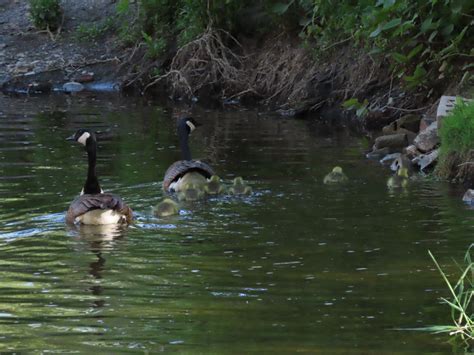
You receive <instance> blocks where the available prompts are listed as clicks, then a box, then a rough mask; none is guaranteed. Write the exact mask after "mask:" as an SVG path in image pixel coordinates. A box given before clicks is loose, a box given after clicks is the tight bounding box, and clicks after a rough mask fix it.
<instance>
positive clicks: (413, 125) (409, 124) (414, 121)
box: [397, 114, 421, 133]
mask: <svg viewBox="0 0 474 355" xmlns="http://www.w3.org/2000/svg"><path fill="white" fill-rule="evenodd" d="M397 121H398V127H399V128H404V129H406V130H409V131H411V132H413V133H417V132H418V130H419V129H420V121H421V116H419V115H415V114H409V115H405V116H402V117H400V118H399V119H398V120H397Z"/></svg>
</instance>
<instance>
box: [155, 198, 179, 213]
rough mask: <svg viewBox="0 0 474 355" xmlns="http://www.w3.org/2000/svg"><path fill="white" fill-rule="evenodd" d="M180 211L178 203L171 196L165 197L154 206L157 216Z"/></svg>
mask: <svg viewBox="0 0 474 355" xmlns="http://www.w3.org/2000/svg"><path fill="white" fill-rule="evenodd" d="M178 213H179V207H178V204H177V203H176V202H175V201H173V200H172V199H170V198H165V199H164V200H163V201H161V202H160V203H159V204H158V205H157V206H156V207H154V208H153V214H154V215H155V216H156V217H169V216H173V215H175V214H178Z"/></svg>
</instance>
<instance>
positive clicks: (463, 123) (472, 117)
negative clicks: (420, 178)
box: [439, 99, 474, 154]
mask: <svg viewBox="0 0 474 355" xmlns="http://www.w3.org/2000/svg"><path fill="white" fill-rule="evenodd" d="M439 134H440V138H441V152H442V154H447V153H448V152H450V151H457V152H459V153H461V154H462V153H466V152H468V151H469V150H470V149H474V102H469V103H464V102H462V101H461V100H459V99H458V101H457V102H456V105H455V106H454V109H453V111H452V112H451V114H450V115H449V116H447V117H445V118H444V119H443V123H442V125H441V127H440V129H439Z"/></svg>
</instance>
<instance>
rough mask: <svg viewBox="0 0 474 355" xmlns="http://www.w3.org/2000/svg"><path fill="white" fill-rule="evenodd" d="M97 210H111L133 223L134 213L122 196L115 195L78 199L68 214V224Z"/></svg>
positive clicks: (87, 196)
mask: <svg viewBox="0 0 474 355" xmlns="http://www.w3.org/2000/svg"><path fill="white" fill-rule="evenodd" d="M97 209H102V210H106V209H111V210H114V211H117V212H119V213H121V214H123V215H124V216H125V217H126V219H127V222H128V223H130V222H131V221H132V217H133V213H132V210H131V208H130V207H128V206H127V205H126V204H125V203H124V202H123V200H122V199H121V198H120V196H117V195H114V194H108V193H105V194H94V195H90V194H84V195H81V196H79V197H77V198H76V199H75V200H74V201H72V203H71V205H70V206H69V209H68V210H67V213H66V222H67V223H74V222H75V220H76V217H78V216H80V215H83V214H84V213H86V212H88V211H92V210H97Z"/></svg>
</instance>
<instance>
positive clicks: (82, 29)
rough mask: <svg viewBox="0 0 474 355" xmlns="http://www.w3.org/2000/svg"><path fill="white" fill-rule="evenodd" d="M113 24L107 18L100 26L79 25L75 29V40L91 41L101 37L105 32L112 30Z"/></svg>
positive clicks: (110, 19)
mask: <svg viewBox="0 0 474 355" xmlns="http://www.w3.org/2000/svg"><path fill="white" fill-rule="evenodd" d="M114 27H115V23H114V21H113V19H112V18H108V19H107V20H105V21H104V22H102V23H100V24H87V25H84V24H80V25H79V26H78V27H77V28H76V33H75V35H76V38H77V39H78V40H79V41H93V40H96V39H98V38H99V37H101V36H103V35H104V34H105V33H106V32H107V31H109V30H111V29H113V28H114Z"/></svg>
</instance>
